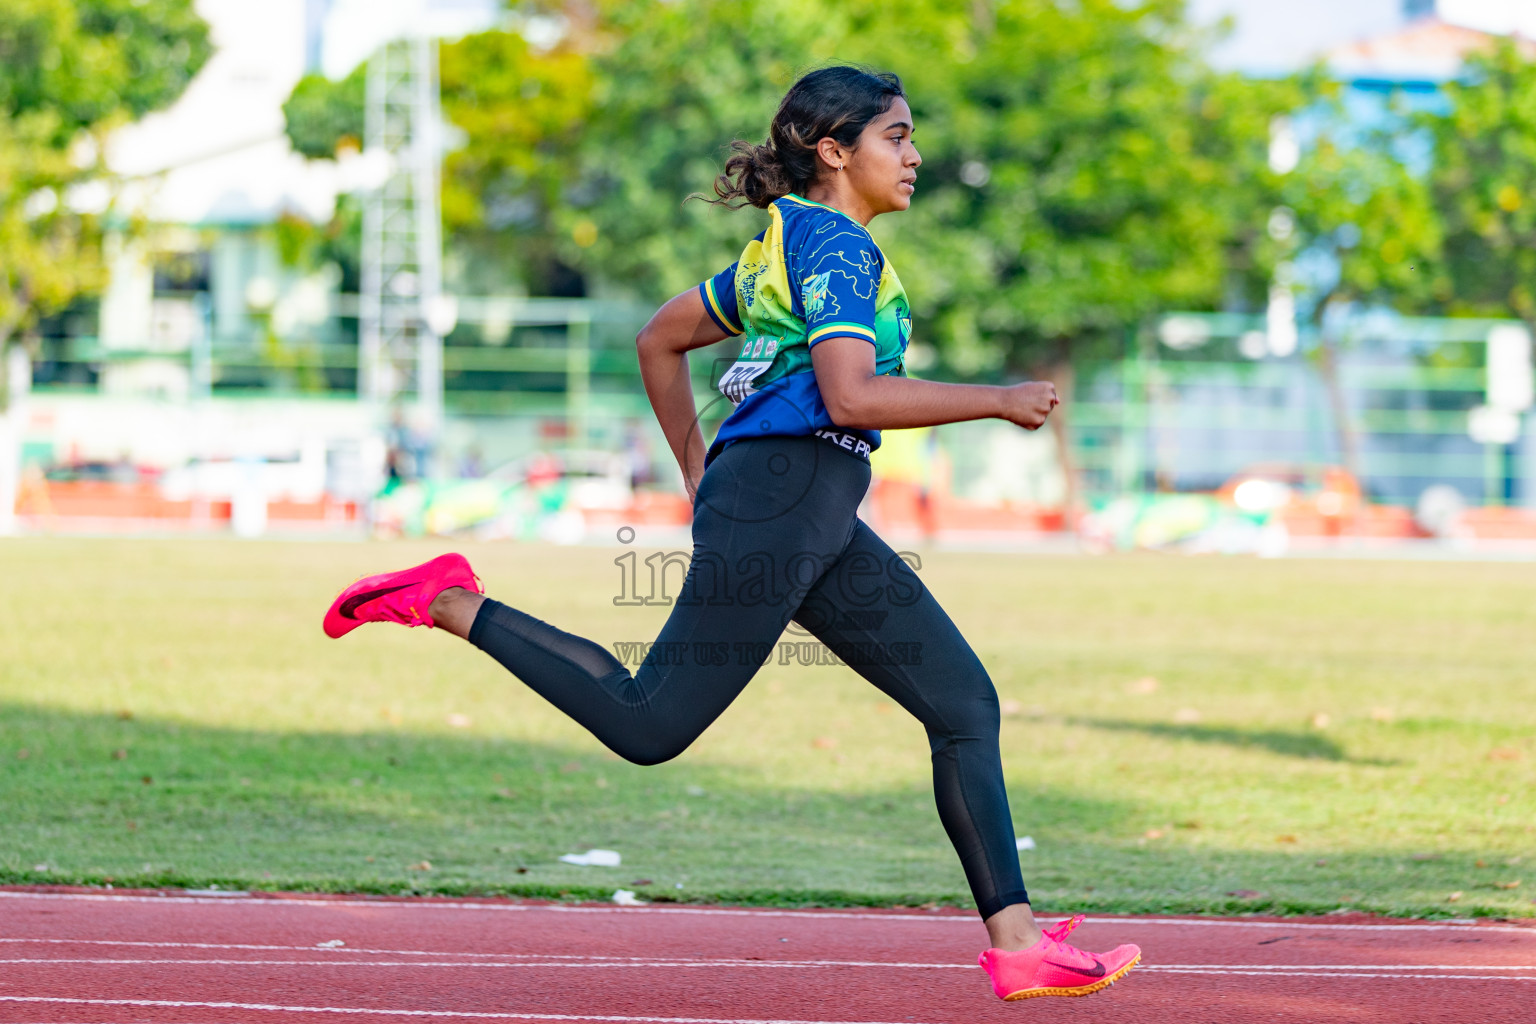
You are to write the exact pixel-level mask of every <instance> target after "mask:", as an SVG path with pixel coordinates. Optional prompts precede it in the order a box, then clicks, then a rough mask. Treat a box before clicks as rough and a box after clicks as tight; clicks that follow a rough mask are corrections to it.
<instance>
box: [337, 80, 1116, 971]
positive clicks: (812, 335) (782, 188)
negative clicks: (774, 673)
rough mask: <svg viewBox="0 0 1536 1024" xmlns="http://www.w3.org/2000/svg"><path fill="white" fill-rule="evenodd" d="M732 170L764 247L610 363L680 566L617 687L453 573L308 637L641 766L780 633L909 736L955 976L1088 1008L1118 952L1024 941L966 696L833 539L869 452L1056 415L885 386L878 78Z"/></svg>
mask: <svg viewBox="0 0 1536 1024" xmlns="http://www.w3.org/2000/svg"><path fill="white" fill-rule="evenodd" d="M732 148H733V150H734V153H733V155H732V156H731V157H730V159H729V160H727V161H726V165H725V173H723V174H722V175H721V176H720V178H719V179H718V180H717V181H716V183H715V192H716V194H717V196H718V198H717V199H715V200H711V201H712V202H719V203H725V204H727V205H730V204H736V205H739V204H740V203H741V202H746V203H750V204H751V205H753V206H755V207H758V208H760V209H765V210H767V211H768V213H769V218H770V220H769V224H768V227H767V229H766V230H765V231H764V232H763V233H762V234H760V235H758V236H757V237H756V238H754V239H752V241H750V242H748V243H747V246H746V248H745V249H744V250H743V251H742V254H741V258H740V259H739V260H738V261H737V262H736V263H734V264H732V265H731V266H730V267H727V268H726V269H725V270H723V271H721V272H720V273H719V274H716V275H715V276H714V277H712V278H710V279H709V280H707V281H705V282H703V283H702V284H700V285H699V286H698V287H697V288H691V289H689V290H688V291H686V292H684V293H682V294H681V295H678V296H676V297H674V298H673V299H671V300H670V301H668V302H667V303H666V304H665V305H664V306H662V307H661V309H660V310H658V311H657V313H656V315H655V316H654V317H652V318H651V321H650V322H649V323H648V324H647V325H646V326H645V328H644V329H643V330H641V332H640V334H639V336H638V338H637V339H636V344H637V348H638V352H639V361H640V372H641V376H642V377H643V379H644V381H645V389H646V394H647V395H648V396H649V397H650V401H651V404H652V406H653V407H654V408H655V411H656V416H657V419H658V420H659V421H660V423H661V427H662V430H663V431H664V432H665V434H666V436H667V440H668V442H669V443H670V445H671V448H672V452H673V454H674V455H675V456H676V458H677V461H678V464H679V466H681V468H682V471H683V478H684V480H685V482H686V485H687V489H688V493H689V496H690V498H691V499H692V501H693V558H692V562H691V563H690V566H689V569H688V572H687V574H686V576H685V577H684V580H683V585H682V589H681V591H680V592H679V595H678V598H677V602H676V604H675V605H674V606H673V609H672V612H671V614H670V616H669V617H668V619H667V622H666V624H665V625H664V626H663V627H662V629H661V633H660V635H659V636H658V637H657V638H656V643H655V644H654V645H653V647H652V649H651V652H650V654H648V655H647V657H646V659H645V661H644V662H643V663H642V664H641V665H640V667H639V668H638V670H636V671H635V672H634V673H633V674H631V673H630V672H629V670H628V669H626V668H625V667H624V666H623V665H622V664H621V663H620V662H619V661H618V659H616V658H615V657H614V656H613V655H611V654H609V653H608V651H607V650H606V649H604V648H603V646H602V645H600V644H597V643H594V642H593V641H591V640H586V639H583V638H582V637H579V636H573V635H572V634H570V633H565V632H562V631H561V630H559V629H556V628H555V627H554V626H552V625H549V624H548V623H546V622H543V621H541V620H539V619H536V618H534V617H532V616H530V615H528V614H525V613H524V612H521V611H518V610H517V609H515V608H512V607H509V606H508V605H504V604H501V603H499V602H497V601H494V600H491V599H490V598H488V597H485V596H484V592H483V591H482V589H481V588H480V586H479V580H478V578H477V577H476V576H475V574H474V573H473V572H472V571H471V569H470V566H469V563H468V562H467V561H466V560H465V559H464V558H463V556H461V555H458V554H446V555H442V556H440V557H438V558H434V559H432V560H431V561H429V562H426V563H424V564H423V565H419V566H415V567H413V568H410V569H404V570H401V571H399V572H392V573H383V574H381V575H377V576H368V577H365V578H363V579H361V580H358V581H357V582H356V583H353V584H352V585H351V586H349V587H347V588H346V589H344V590H343V591H342V592H341V593H340V594H339V595H338V596H337V598H336V600H335V602H334V603H333V604H332V606H331V608H330V610H329V611H328V612H327V613H326V616H325V631H326V633H327V634H329V635H330V636H332V637H340V636H342V635H343V634H345V633H347V632H349V631H351V630H352V629H355V628H356V627H358V626H359V625H361V624H362V623H364V622H397V623H404V624H405V625H408V626H429V627H432V626H435V627H437V628H439V629H446V630H448V631H449V632H451V633H453V634H455V635H457V636H460V637H463V638H464V639H466V640H468V641H469V642H470V643H471V644H474V645H475V646H476V647H478V648H480V649H481V650H483V651H485V652H486V653H487V654H489V655H490V656H491V657H492V658H494V659H496V660H497V661H498V662H500V663H501V664H502V665H503V666H504V667H505V668H506V669H507V670H508V671H510V672H511V673H512V674H513V675H515V676H517V677H518V678H519V679H521V680H522V681H523V682H524V683H526V684H527V685H528V686H529V687H531V688H532V689H533V690H535V691H536V692H537V693H539V694H540V695H541V696H543V697H544V698H545V699H546V700H548V701H549V702H550V703H552V704H554V705H555V706H556V707H558V708H559V709H560V710H562V711H564V712H565V713H566V714H568V715H570V716H571V718H573V719H575V720H576V721H577V722H579V723H581V724H582V725H583V726H585V727H586V728H587V729H588V730H590V731H591V733H592V734H593V735H594V736H596V737H597V738H598V739H599V740H600V741H602V742H603V743H604V744H605V745H606V746H607V747H608V748H609V749H610V750H613V751H614V752H615V753H617V754H619V755H620V756H622V757H625V758H627V759H628V760H630V761H633V762H634V763H636V764H641V765H652V764H659V763H661V762H663V761H667V760H669V759H671V758H674V757H676V756H677V755H679V754H681V753H682V752H683V751H684V750H686V749H687V748H688V746H689V744H691V743H692V742H693V741H694V739H696V738H697V737H698V736H699V734H700V733H702V732H703V731H704V730H705V729H706V728H708V726H709V724H710V723H711V722H713V721H714V720H715V719H716V718H717V717H718V716H719V715H720V713H721V712H723V711H724V710H725V709H726V707H727V706H729V705H730V703H731V701H732V700H734V699H735V698H736V695H737V694H739V693H740V692H741V691H742V689H743V688H744V687H745V686H746V685H747V683H748V682H749V681H750V680H751V679H752V677H753V676H754V675H755V674H756V673H757V670H758V668H759V667H760V665H761V664H762V662H763V660H764V658H765V656H766V653H767V652H769V651H771V650H772V648H773V644H774V642H775V641H777V640H778V639H779V637H780V635H781V634H782V632H783V630H784V629H785V628H786V627H787V626H788V625H789V623H790V622H795V623H797V624H799V625H800V626H801V627H803V628H804V629H806V630H808V631H809V632H810V633H812V634H813V635H814V636H816V637H817V638H818V639H820V640H821V641H822V642H823V643H825V644H826V645H827V646H828V647H829V648H831V650H832V651H833V652H834V653H835V654H837V655H838V656H839V657H840V658H841V659H842V660H843V661H845V662H847V663H848V664H849V665H850V666H852V667H853V668H854V669H855V670H856V671H858V672H859V674H860V675H862V676H864V678H866V679H868V680H869V681H870V682H871V683H873V684H874V685H875V686H877V687H879V688H880V689H881V690H882V691H884V692H885V693H886V694H888V695H889V696H890V697H891V698H893V699H894V700H895V701H896V702H897V703H899V704H900V705H901V706H902V707H904V708H906V709H907V711H909V712H911V713H912V714H913V715H914V716H916V717H917V719H918V720H919V721H920V722H922V724H923V726H924V728H925V729H926V730H927V733H928V741H929V747H930V750H931V752H932V759H933V782H934V793H935V797H936V801H937V803H938V811H939V818H940V820H941V821H942V822H943V825H944V828H945V831H946V832H947V833H948V835H949V838H950V840H951V841H952V842H953V843H954V846H955V850H956V852H957V853H958V854H959V857H960V863H961V865H962V867H963V868H964V870H965V876H966V880H967V881H968V882H969V884H970V888H971V892H972V894H973V895H974V896H975V899H976V906H977V909H978V910H979V912H980V915H981V917H982V920H983V921H984V923H985V925H986V929H987V934H988V936H989V938H990V940H991V947H990V948H989V949H987V950H985V951H984V952H983V953H982V954H981V957H980V962H981V966H982V967H984V968H985V969H986V971H987V973H988V975H989V976H990V977H991V979H992V987H993V990H994V991H995V992H996V993H997V995H999V996H1000V997H1002V998H1004V999H1026V998H1029V997H1032V996H1080V995H1087V994H1089V993H1091V992H1096V991H1098V990H1099V989H1102V988H1105V987H1106V986H1108V985H1110V984H1112V983H1114V982H1115V981H1116V980H1118V979H1119V978H1121V977H1123V976H1124V975H1125V974H1126V972H1127V971H1129V970H1130V969H1131V968H1132V967H1133V966H1135V964H1136V963H1137V961H1138V960H1139V959H1140V956H1141V951H1140V950H1139V949H1138V948H1137V947H1136V946H1133V945H1123V946H1119V947H1117V948H1115V949H1113V950H1111V951H1110V952H1108V953H1100V954H1093V953H1086V952H1084V951H1082V950H1079V949H1077V948H1075V947H1073V946H1072V945H1070V944H1068V942H1067V937H1068V933H1069V932H1071V930H1072V929H1073V928H1074V927H1075V926H1076V925H1077V924H1078V923H1079V922H1080V921H1081V920H1082V916H1081V915H1078V916H1076V917H1073V918H1072V919H1070V920H1068V921H1063V922H1061V923H1060V924H1059V925H1057V926H1055V927H1053V928H1050V929H1048V930H1042V929H1041V927H1040V925H1039V924H1037V923H1036V922H1035V918H1034V914H1033V912H1032V911H1031V909H1030V904H1029V895H1028V893H1027V892H1026V891H1025V888H1024V880H1023V877H1022V875H1021V874H1020V870H1019V859H1018V851H1017V849H1016V846H1015V841H1014V833H1013V819H1012V816H1011V815H1010V813H1009V810H1008V797H1007V793H1006V792H1005V791H1004V787H1003V768H1002V761H1001V757H1000V754H999V750H998V725H999V711H998V700H997V693H996V691H995V690H994V689H993V687H992V681H991V679H990V677H989V676H988V675H987V671H986V669H985V668H983V667H982V664H981V661H980V660H979V659H978V658H977V656H976V654H975V652H974V651H972V650H971V647H970V645H969V644H968V643H966V641H965V638H964V637H962V636H961V635H960V632H959V630H958V629H956V628H955V624H954V623H953V622H952V621H950V618H949V616H948V615H947V614H945V612H944V609H943V608H941V607H939V603H938V601H937V600H935V599H934V597H933V595H932V594H931V593H930V592H929V590H928V588H927V587H925V586H924V585H923V583H922V581H921V580H919V579H918V577H917V575H916V574H915V573H914V572H913V571H912V570H911V568H910V567H909V566H908V565H907V564H906V563H905V562H904V561H903V560H902V559H901V558H900V557H898V556H897V555H896V553H895V552H894V551H892V550H891V548H890V546H889V545H887V544H886V543H885V542H884V541H882V540H881V539H880V538H879V537H877V536H876V535H875V534H874V532H873V531H872V530H871V529H870V528H869V527H868V526H867V525H866V524H865V523H864V522H863V521H862V520H860V519H859V518H858V517H857V515H856V514H855V513H856V511H857V509H858V505H859V502H860V499H861V498H862V497H863V496H864V494H865V492H866V490H867V489H868V487H869V481H870V466H869V453H870V452H871V451H872V450H874V449H875V448H877V447H878V446H879V444H880V431H881V430H882V429H884V428H897V427H920V426H929V425H936V424H941V423H954V422H958V421H961V420H974V419H984V418H999V419H1004V420H1007V421H1009V422H1011V423H1015V424H1017V425H1018V426H1020V427H1023V428H1025V429H1026V430H1035V429H1037V428H1039V427H1040V426H1041V425H1042V424H1043V423H1044V422H1045V419H1046V416H1047V415H1049V413H1050V411H1051V410H1052V409H1053V408H1054V407H1055V406H1056V404H1057V398H1056V390H1055V388H1054V387H1053V386H1052V385H1051V384H1048V383H1041V382H1034V383H1024V384H1016V385H1010V386H992V385H978V384H946V383H940V382H936V381H926V380H914V379H911V378H909V377H907V376H906V375H905V371H904V365H903V354H904V352H905V350H906V347H907V341H908V339H909V337H910V335H911V316H910V313H909V311H908V306H907V299H906V295H905V293H904V292H903V291H902V287H901V282H900V280H899V279H898V278H897V276H896V271H895V269H894V268H893V267H892V266H891V264H890V262H889V261H887V260H886V258H885V255H884V254H883V253H882V252H881V251H880V247H879V246H878V245H876V244H875V242H874V240H873V239H872V238H871V237H870V235H869V232H868V231H867V230H866V225H868V224H869V222H870V220H872V219H873V218H874V217H877V216H879V215H880V214H882V213H893V212H897V211H900V210H905V209H906V208H907V207H908V205H910V203H911V201H912V193H913V190H914V188H915V182H916V180H917V168H918V166H919V164H921V162H922V160H921V158H920V157H919V156H918V153H917V150H916V149H915V148H914V147H913V144H912V111H911V109H910V108H909V106H908V105H907V100H906V96H905V93H904V92H903V90H902V86H901V82H900V80H899V79H898V78H897V77H896V76H895V75H891V74H876V73H872V72H869V71H865V70H863V69H859V68H853V67H828V68H823V69H821V70H819V71H813V72H811V73H810V74H808V75H806V76H805V77H803V78H801V79H800V80H799V81H798V82H796V83H795V85H794V86H793V87H792V88H791V89H790V90H789V93H788V94H787V95H786V96H785V97H784V100H783V102H782V103H781V104H780V105H779V109H778V112H777V113H776V114H775V115H774V118H773V123H772V125H771V126H770V128H769V133H768V140H767V143H766V144H765V145H761V146H756V145H752V144H750V143H746V142H736V143H734V144H733V147H732ZM735 336H739V337H740V338H741V339H742V342H741V348H740V356H739V358H738V359H737V360H736V361H735V363H734V364H733V365H732V366H731V367H730V368H729V369H728V370H726V371H725V373H724V374H723V375H722V376H721V378H720V381H719V384H718V387H719V390H720V391H721V393H722V394H723V395H724V396H725V397H726V398H727V399H729V400H730V401H731V402H732V403H733V405H734V406H735V408H734V410H733V411H732V412H731V414H730V415H729V416H728V417H727V418H726V420H725V422H724V423H723V424H722V425H721V427H720V430H719V432H718V435H717V436H716V437H715V439H714V442H713V443H712V444H710V445H709V447H708V449H707V450H706V448H705V446H704V439H703V436H702V435H701V433H700V431H699V428H698V417H697V412H696V409H695V406H694V399H693V389H692V386H691V382H690V377H689V371H688V356H687V353H688V352H689V351H690V350H691V349H696V348H703V347H705V346H707V345H713V344H715V343H716V342H719V341H723V340H724V339H726V338H728V337H735ZM679 654H680V655H681V656H680V657H679V656H678V655H679Z"/></svg>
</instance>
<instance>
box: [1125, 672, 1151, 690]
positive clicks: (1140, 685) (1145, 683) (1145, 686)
mask: <svg viewBox="0 0 1536 1024" xmlns="http://www.w3.org/2000/svg"><path fill="white" fill-rule="evenodd" d="M1125 692H1126V693H1137V694H1147V693H1156V692H1157V679H1156V678H1154V677H1153V676H1142V677H1141V678H1140V679H1137V680H1135V681H1133V682H1129V683H1126V684H1125Z"/></svg>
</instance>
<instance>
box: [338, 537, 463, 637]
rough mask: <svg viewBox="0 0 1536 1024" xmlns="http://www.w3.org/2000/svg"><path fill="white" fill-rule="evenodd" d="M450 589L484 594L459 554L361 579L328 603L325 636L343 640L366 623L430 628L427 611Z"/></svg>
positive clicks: (441, 556) (442, 556)
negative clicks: (438, 596)
mask: <svg viewBox="0 0 1536 1024" xmlns="http://www.w3.org/2000/svg"><path fill="white" fill-rule="evenodd" d="M449 587H463V588H464V589H465V590H469V591H473V592H474V593H476V594H483V593H485V588H483V587H481V586H480V577H478V576H476V575H475V572H474V570H473V569H471V568H470V567H469V562H468V560H466V559H465V557H464V556H463V555H460V554H446V555H439V556H437V557H436V558H434V559H432V560H431V561H429V562H423V563H422V564H421V565H414V566H412V567H411V568H409V569H401V570H399V571H397V572H384V573H379V574H378V575H376V576H363V577H361V578H359V579H358V580H357V581H356V582H355V583H353V584H351V585H350V586H348V587H345V588H343V589H342V591H341V593H339V594H337V595H336V600H334V601H332V602H331V607H330V608H329V609H327V610H326V613H325V635H326V636H328V637H331V638H333V639H334V638H338V637H342V636H345V635H346V634H348V633H350V632H352V630H354V629H356V628H357V627H358V626H361V625H362V624H363V623H365V622H399V623H403V624H404V625H407V626H427V627H431V626H433V625H434V623H433V621H432V616H431V615H429V614H428V613H427V610H428V609H429V608H431V607H432V602H433V600H434V599H436V597H437V595H438V594H441V593H442V592H443V591H445V590H447V589H448V588H449Z"/></svg>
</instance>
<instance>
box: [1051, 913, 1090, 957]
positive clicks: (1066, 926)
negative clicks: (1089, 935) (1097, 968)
mask: <svg viewBox="0 0 1536 1024" xmlns="http://www.w3.org/2000/svg"><path fill="white" fill-rule="evenodd" d="M1084 920H1086V915H1084V914H1076V915H1073V916H1072V917H1071V918H1070V919H1068V920H1066V921H1062V922H1061V923H1060V924H1058V925H1056V927H1054V928H1046V929H1043V930H1042V931H1043V934H1044V935H1045V937H1046V938H1047V939H1048V940H1050V942H1051V944H1052V945H1054V946H1055V947H1056V948H1057V949H1059V950H1060V951H1061V953H1062V954H1063V955H1066V956H1069V957H1080V958H1082V959H1085V960H1094V959H1095V957H1094V956H1093V954H1091V953H1087V952H1084V951H1083V950H1081V949H1078V948H1077V947H1076V946H1073V945H1070V944H1069V943H1068V942H1067V936H1068V935H1069V934H1071V932H1072V929H1074V928H1076V927H1077V926H1078V925H1080V924H1082V923H1083V921H1084Z"/></svg>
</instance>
